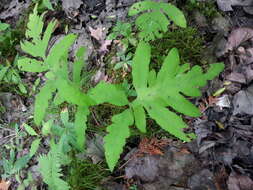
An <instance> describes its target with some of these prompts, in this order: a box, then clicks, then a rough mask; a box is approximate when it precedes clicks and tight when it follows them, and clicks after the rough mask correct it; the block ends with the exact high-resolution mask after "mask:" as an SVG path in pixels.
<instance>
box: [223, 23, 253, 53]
mask: <svg viewBox="0 0 253 190" xmlns="http://www.w3.org/2000/svg"><path fill="white" fill-rule="evenodd" d="M252 38H253V29H251V28H247V27H242V28H237V29H235V30H233V31H232V32H231V34H230V35H229V37H228V42H227V45H226V52H228V51H229V50H230V51H232V50H233V49H234V48H237V47H238V46H239V45H240V44H241V43H243V42H246V41H248V40H250V39H252Z"/></svg>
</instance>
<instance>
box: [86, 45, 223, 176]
mask: <svg viewBox="0 0 253 190" xmlns="http://www.w3.org/2000/svg"><path fill="white" fill-rule="evenodd" d="M150 51H151V48H150V45H149V44H148V43H145V42H140V44H139V45H138V47H137V50H136V52H135V56H134V58H133V64H132V78H133V86H134V88H135V91H136V93H137V97H136V99H135V100H134V101H131V102H130V101H128V97H127V95H126V94H125V93H124V91H123V89H121V88H120V87H119V85H112V84H107V83H105V82H100V83H99V84H98V85H97V86H96V87H95V88H93V89H91V90H90V91H89V93H88V94H89V96H91V97H93V99H94V100H95V101H96V103H97V104H100V103H104V102H108V103H111V104H114V105H121V106H123V105H128V106H129V107H128V108H127V109H126V110H125V111H123V112H122V113H120V114H118V115H114V116H113V117H112V124H111V125H110V126H108V127H107V132H108V134H107V135H106V136H105V138H104V141H105V145H104V146H105V156H106V160H107V163H108V165H109V168H110V170H111V171H112V170H113V169H114V167H115V165H116V163H117V161H118V159H119V157H120V154H121V153H122V151H123V147H124V145H125V143H126V139H127V138H128V137H129V136H130V129H129V127H130V126H132V125H134V124H135V126H136V127H137V128H138V129H139V130H140V131H141V132H143V133H145V132H146V117H147V114H148V115H149V117H150V118H152V119H154V120H155V121H156V123H157V124H158V125H160V126H161V127H162V128H163V129H164V130H166V131H168V132H169V133H171V134H172V135H174V136H175V137H177V138H179V139H181V140H183V141H186V142H188V141H190V140H191V136H192V134H186V133H184V132H183V131H182V130H183V129H184V128H186V127H187V125H186V124H185V123H184V121H183V120H182V118H181V117H180V116H178V115H177V114H176V113H174V112H173V111H170V110H169V109H168V108H167V107H170V108H171V109H173V110H175V111H177V112H179V113H182V114H184V115H187V116H191V117H197V116H200V111H199V110H198V108H197V107H195V106H194V105H193V104H192V103H191V102H190V101H188V100H187V99H186V98H185V97H184V95H185V96H191V97H197V96H200V95H201V91H200V90H199V88H200V87H203V86H205V85H206V82H207V81H208V80H211V79H213V78H214V77H215V76H217V75H218V74H219V73H220V72H221V71H222V70H223V68H224V65H223V64H222V63H216V64H212V65H211V66H210V68H209V70H208V71H207V72H206V73H203V71H202V69H201V67H200V66H194V67H193V68H192V69H191V70H189V69H190V68H189V64H183V65H180V61H179V53H178V50H177V49H175V48H174V49H172V50H171V51H170V52H169V54H168V55H167V57H166V58H165V60H164V62H163V64H162V67H161V69H160V71H159V72H158V73H156V72H155V71H154V70H151V71H149V63H150V56H151V52H150ZM112 88H115V89H117V91H114V92H113V93H112V91H111V89H112Z"/></svg>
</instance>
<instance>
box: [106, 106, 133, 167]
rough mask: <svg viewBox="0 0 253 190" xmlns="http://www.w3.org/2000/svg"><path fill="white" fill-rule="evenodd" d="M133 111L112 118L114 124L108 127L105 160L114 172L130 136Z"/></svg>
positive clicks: (126, 111)
mask: <svg viewBox="0 0 253 190" xmlns="http://www.w3.org/2000/svg"><path fill="white" fill-rule="evenodd" d="M133 122H134V120H133V116H132V112H131V110H129V109H127V110H125V111H123V112H122V113H120V114H118V115H114V116H113V117H112V124H111V125H110V126H108V127H107V132H108V134H107V135H106V136H105V138H104V141H105V145H104V147H105V158H106V161H107V163H108V165H109V168H110V170H111V171H113V169H114V167H115V165H116V163H117V162H118V159H119V157H120V154H121V153H122V151H123V147H124V146H125V144H126V139H127V138H128V137H129V136H130V129H129V126H131V125H132V124H133Z"/></svg>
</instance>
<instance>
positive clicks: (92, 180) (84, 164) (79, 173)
mask: <svg viewBox="0 0 253 190" xmlns="http://www.w3.org/2000/svg"><path fill="white" fill-rule="evenodd" d="M70 166H71V167H70V168H69V172H68V176H67V178H66V180H67V182H68V183H69V184H70V186H71V189H72V190H94V189H96V188H97V187H99V186H100V184H101V181H102V180H103V179H104V178H106V177H108V176H109V175H110V172H109V170H107V169H106V167H105V164H93V163H92V162H91V161H89V160H78V159H74V160H72V162H71V164H70Z"/></svg>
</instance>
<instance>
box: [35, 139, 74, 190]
mask: <svg viewBox="0 0 253 190" xmlns="http://www.w3.org/2000/svg"><path fill="white" fill-rule="evenodd" d="M61 156H62V154H61V152H60V148H59V145H58V144H54V143H52V142H51V146H50V152H49V153H48V154H47V155H41V156H40V157H39V159H38V161H39V171H40V173H41V175H42V177H43V181H44V182H45V183H46V184H47V185H48V187H49V190H68V189H70V186H69V185H68V183H67V182H65V181H64V180H63V179H61V177H62V176H63V174H62V173H61V172H62V169H61V166H62V157H61Z"/></svg>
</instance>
